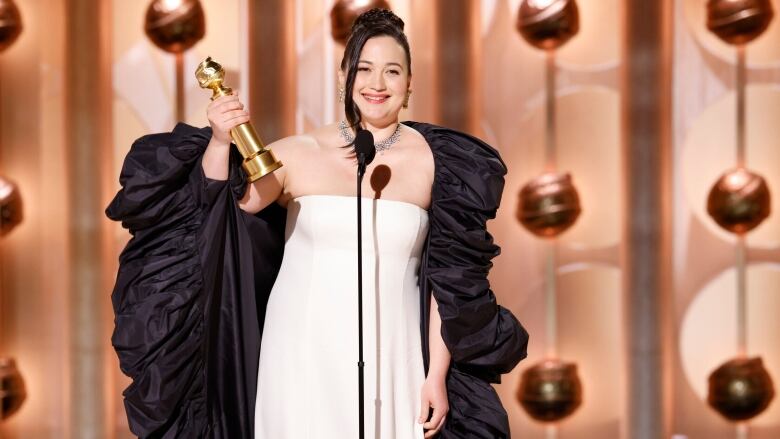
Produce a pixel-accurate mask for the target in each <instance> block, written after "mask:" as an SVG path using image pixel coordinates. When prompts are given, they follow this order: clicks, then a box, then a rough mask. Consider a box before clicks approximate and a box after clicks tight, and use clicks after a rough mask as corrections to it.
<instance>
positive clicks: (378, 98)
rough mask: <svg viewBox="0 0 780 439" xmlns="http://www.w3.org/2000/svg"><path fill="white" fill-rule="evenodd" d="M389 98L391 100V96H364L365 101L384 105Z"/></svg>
mask: <svg viewBox="0 0 780 439" xmlns="http://www.w3.org/2000/svg"><path fill="white" fill-rule="evenodd" d="M388 98H389V96H386V95H382V96H371V95H366V94H364V95H363V99H365V100H366V101H367V102H369V103H371V104H381V103H384V102H385V101H386V100H387V99H388Z"/></svg>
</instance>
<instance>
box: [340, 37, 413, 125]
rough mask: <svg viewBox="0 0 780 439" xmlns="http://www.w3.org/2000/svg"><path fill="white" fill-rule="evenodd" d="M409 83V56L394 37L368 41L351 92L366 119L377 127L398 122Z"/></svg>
mask: <svg viewBox="0 0 780 439" xmlns="http://www.w3.org/2000/svg"><path fill="white" fill-rule="evenodd" d="M409 82H410V77H409V66H408V65H406V53H405V52H404V49H403V47H402V46H401V45H400V44H398V43H397V42H396V41H395V39H393V37H390V36H386V35H383V36H378V37H374V38H370V39H369V40H368V41H366V44H365V45H364V46H363V51H362V52H361V53H360V59H359V60H358V65H357V73H356V75H355V86H354V88H353V89H352V99H353V100H354V101H355V104H356V105H357V106H358V108H359V109H360V113H361V114H362V116H363V120H364V121H365V122H367V123H370V124H372V125H374V126H377V125H379V126H383V125H387V124H391V123H394V122H396V121H397V120H398V113H399V112H400V111H401V107H402V105H403V103H404V99H405V98H406V91H407V90H408V89H409Z"/></svg>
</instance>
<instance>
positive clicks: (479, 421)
mask: <svg viewBox="0 0 780 439" xmlns="http://www.w3.org/2000/svg"><path fill="white" fill-rule="evenodd" d="M406 123H407V124H408V125H410V126H411V127H412V128H414V129H416V130H417V131H419V132H420V133H421V134H422V135H423V137H425V139H426V140H427V141H428V144H429V145H430V147H431V151H432V152H433V158H434V164H435V171H434V182H433V189H432V194H431V207H430V208H429V210H428V219H429V223H428V224H429V232H428V241H427V242H426V245H425V248H424V249H423V254H422V265H421V268H420V290H421V295H420V297H421V301H422V302H421V305H422V306H421V310H422V315H421V316H420V317H421V318H420V321H421V325H420V326H421V328H420V329H421V336H422V341H423V356H424V359H425V364H426V368H427V367H428V363H429V353H428V340H427V337H426V336H425V334H427V333H428V331H427V328H428V320H429V318H428V316H429V312H430V296H431V294H433V296H434V297H435V298H436V302H437V303H438V306H439V315H440V316H441V321H442V338H443V339H444V343H445V344H446V345H447V348H448V349H449V351H450V353H451V354H452V365H451V367H450V373H449V374H448V377H447V393H448V397H449V404H450V414H449V416H448V417H447V421H446V423H445V426H444V429H443V431H442V432H441V434H440V437H441V438H485V439H488V438H490V439H493V438H506V437H509V420H508V418H507V414H506V411H505V410H504V408H503V406H502V405H501V401H500V400H499V399H498V395H496V392H495V390H494V389H493V387H491V386H490V384H489V383H498V382H500V374H503V373H507V372H509V371H511V370H512V368H514V367H515V365H517V363H518V362H519V361H520V360H522V359H523V358H525V356H526V347H527V345H528V333H527V332H526V331H525V329H524V328H523V327H522V326H521V325H520V323H519V322H518V321H517V319H515V317H514V316H513V315H512V313H511V312H509V310H507V309H505V308H503V307H501V306H499V305H498V304H497V303H496V297H495V295H494V294H493V291H491V290H490V285H489V283H488V280H487V275H488V271H489V270H490V268H491V267H492V265H493V264H492V262H491V260H492V259H493V258H494V257H495V256H497V255H498V254H499V252H500V249H499V247H498V246H497V245H496V244H495V243H494V242H493V237H492V236H491V235H490V233H488V231H487V229H486V224H487V221H488V220H489V219H492V218H495V216H496V210H497V209H498V206H499V203H500V201H501V193H502V191H503V189H504V175H505V174H506V166H505V165H504V163H503V161H501V158H500V156H499V154H498V152H497V151H496V150H494V149H493V148H491V147H490V146H488V145H487V144H485V143H484V142H482V141H481V140H479V139H477V138H474V137H472V136H469V135H466V134H463V133H460V132H457V131H454V130H450V129H447V128H442V127H437V126H434V125H430V124H424V123H416V122H406Z"/></svg>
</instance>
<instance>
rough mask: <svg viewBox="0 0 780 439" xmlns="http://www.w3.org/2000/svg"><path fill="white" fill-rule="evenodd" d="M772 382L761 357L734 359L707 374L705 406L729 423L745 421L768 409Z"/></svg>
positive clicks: (772, 394)
mask: <svg viewBox="0 0 780 439" xmlns="http://www.w3.org/2000/svg"><path fill="white" fill-rule="evenodd" d="M774 396H775V390H774V386H773V384H772V378H771V377H770V376H769V373H768V372H767V370H766V369H765V368H764V363H763V362H762V361H761V358H760V357H755V358H735V359H732V360H729V361H727V362H726V363H724V364H722V365H721V366H720V367H718V368H717V369H715V371H713V372H712V374H710V377H709V394H708V396H707V403H708V404H709V405H710V407H712V408H713V409H715V411H717V412H718V413H720V414H721V415H723V416H724V417H725V418H726V419H728V420H730V421H746V420H748V419H751V418H753V417H755V416H757V415H758V414H760V413H761V412H763V411H764V410H766V408H767V407H769V403H770V402H772V398H774Z"/></svg>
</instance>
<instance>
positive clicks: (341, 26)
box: [330, 0, 390, 45]
mask: <svg viewBox="0 0 780 439" xmlns="http://www.w3.org/2000/svg"><path fill="white" fill-rule="evenodd" d="M374 8H379V9H388V10H389V9H390V4H389V3H388V2H387V0H338V1H337V2H336V4H335V5H333V8H332V9H331V10H330V33H331V36H333V40H334V41H336V42H337V43H339V44H341V45H346V44H347V39H348V38H349V31H350V30H351V29H352V23H354V22H355V19H356V18H357V17H358V15H360V14H362V13H363V12H366V11H368V10H371V9H374Z"/></svg>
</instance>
